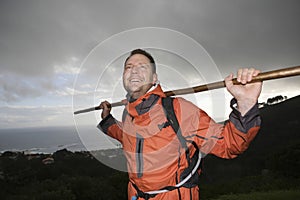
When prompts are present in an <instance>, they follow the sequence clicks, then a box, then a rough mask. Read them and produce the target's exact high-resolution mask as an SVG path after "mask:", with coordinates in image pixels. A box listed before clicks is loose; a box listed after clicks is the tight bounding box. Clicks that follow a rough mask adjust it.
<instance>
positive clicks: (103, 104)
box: [99, 101, 111, 119]
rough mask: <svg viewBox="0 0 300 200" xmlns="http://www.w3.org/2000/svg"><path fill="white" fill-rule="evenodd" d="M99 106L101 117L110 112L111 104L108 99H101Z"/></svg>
mask: <svg viewBox="0 0 300 200" xmlns="http://www.w3.org/2000/svg"><path fill="white" fill-rule="evenodd" d="M99 106H100V108H101V109H102V113H101V118H102V119H104V118H105V117H107V116H108V115H109V114H110V111H111V104H110V103H109V102H108V101H102V102H101V103H100V105H99Z"/></svg>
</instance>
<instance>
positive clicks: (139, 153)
mask: <svg viewBox="0 0 300 200" xmlns="http://www.w3.org/2000/svg"><path fill="white" fill-rule="evenodd" d="M143 145H144V138H143V137H142V136H141V135H139V134H137V137H136V170H137V176H138V178H141V177H142V176H143Z"/></svg>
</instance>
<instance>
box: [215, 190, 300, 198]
mask: <svg viewBox="0 0 300 200" xmlns="http://www.w3.org/2000/svg"><path fill="white" fill-rule="evenodd" d="M282 199H284V200H295V199H300V190H276V191H268V192H252V193H248V194H231V195H222V196H219V197H218V198H216V199H211V200H282Z"/></svg>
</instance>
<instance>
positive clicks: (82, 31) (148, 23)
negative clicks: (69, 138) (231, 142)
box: [0, 0, 300, 128]
mask: <svg viewBox="0 0 300 200" xmlns="http://www.w3.org/2000/svg"><path fill="white" fill-rule="evenodd" d="M299 9H300V1H298V0H286V1H282V0H263V1H261V0H190V1H184V0H152V1H145V0H126V1H124V0H109V1H104V0H98V1H96V0H93V1H92V0H87V1H82V0H63V1H61V0H51V1H46V0H24V1H17V0H0V110H1V116H0V118H1V120H0V127H1V128H12V127H20V128H21V127H34V126H62V125H71V126H72V125H74V124H76V123H77V124H81V123H82V124H84V123H86V124H88V122H89V123H91V124H94V123H96V121H97V120H98V114H99V113H98V114H85V115H83V116H82V117H79V118H74V117H73V114H72V113H73V111H74V109H77V108H83V107H86V106H93V105H95V104H97V103H98V102H100V101H101V99H109V100H115V99H118V98H119V99H120V98H122V97H123V95H124V91H123V90H122V85H121V79H120V78H121V72H122V71H121V69H122V66H120V65H122V61H123V59H124V57H125V56H126V53H128V52H129V51H130V50H132V47H135V46H138V45H144V46H141V47H142V48H148V49H149V51H151V52H152V53H153V55H155V57H156V58H157V59H156V61H157V62H158V63H159V65H160V66H161V67H160V69H159V70H160V71H159V72H160V74H159V77H160V82H161V84H162V85H163V86H164V87H165V88H166V89H169V88H171V89H175V88H180V87H185V86H188V85H190V86H195V85H197V84H203V83H208V82H211V81H215V78H220V79H222V78H224V77H225V76H227V75H228V74H229V73H231V72H235V71H236V70H237V69H238V68H240V67H256V68H259V69H261V70H262V71H269V70H275V69H279V68H286V67H290V66H296V65H300V37H299V35H300V21H299V14H300V13H299ZM149 27H151V28H149ZM143 31H145V32H146V33H145V34H144V33H143ZM151 31H153V34H151V33H152V32H151ZM165 33H166V35H170V37H166V36H164V34H165ZM133 36H134V37H133ZM134 38H138V39H136V40H135V39H134ZM191 41H193V44H189V42H191ZM132 43H134V45H133V46H131V44H132ZM151 44H153V45H151ZM197 45H201V47H202V49H201V48H200V47H199V46H197ZM194 47H195V48H196V49H197V48H198V49H197V50H196V51H194ZM200 54H201V56H198V55H200ZM206 59H207V60H209V59H211V63H210V64H207V63H205V62H204V63H201V60H202V61H203V60H206ZM199 60H200V61H199ZM195 63H200V65H202V66H197V65H196V64H195ZM204 65H205V67H204ZM207 70H208V71H207ZM211 74H214V75H217V76H212V77H211ZM178 77H179V78H178ZM299 84H300V78H299V77H293V78H286V79H281V80H276V81H269V82H265V83H264V88H263V93H262V95H261V99H260V100H261V101H265V100H266V99H267V98H269V97H273V96H276V95H278V94H281V95H286V96H288V97H292V96H296V95H299V94H300V88H299ZM112 96H113V98H112ZM225 96H226V95H225ZM192 98H196V99H197V100H196V101H198V100H199V99H203V101H201V102H206V103H203V104H201V103H199V106H204V108H203V109H204V110H206V109H207V110H208V112H209V113H210V114H212V115H214V112H213V111H211V110H212V107H214V106H215V103H217V102H215V103H213V104H212V103H209V101H207V100H210V98H214V99H215V101H218V97H214V95H209V94H205V93H203V94H197V96H196V97H192ZM226 99H227V96H226ZM98 100H99V101H98ZM219 101H221V102H222V98H220V99H219ZM75 104H76V105H75ZM206 106H207V107H206ZM222 106H224V104H222ZM116 112H117V111H116ZM226 112H227V111H226ZM213 117H217V118H218V117H219V116H213Z"/></svg>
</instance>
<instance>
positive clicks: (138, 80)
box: [129, 78, 141, 83]
mask: <svg viewBox="0 0 300 200" xmlns="http://www.w3.org/2000/svg"><path fill="white" fill-rule="evenodd" d="M129 82H130V83H140V82H141V79H138V78H132V79H129Z"/></svg>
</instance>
